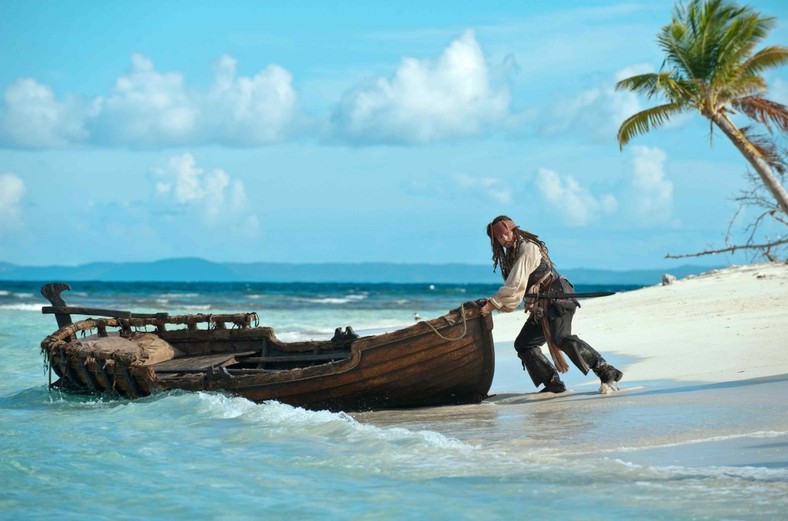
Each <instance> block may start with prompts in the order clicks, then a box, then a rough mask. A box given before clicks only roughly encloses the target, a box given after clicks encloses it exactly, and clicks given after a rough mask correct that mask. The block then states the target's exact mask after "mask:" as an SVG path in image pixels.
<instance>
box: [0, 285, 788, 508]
mask: <svg viewBox="0 0 788 521" xmlns="http://www.w3.org/2000/svg"><path fill="white" fill-rule="evenodd" d="M368 289H369V288H367V290H364V291H368ZM372 289H373V290H374V289H375V288H372ZM481 290H486V288H481ZM481 290H480V291H479V293H480V294H479V295H478V296H476V295H468V293H464V294H463V295H468V297H469V298H467V299H464V298H463V299H460V300H459V301H456V302H455V300H456V298H455V299H452V298H451V297H447V298H446V299H445V300H443V297H441V298H440V299H436V300H435V301H434V302H431V301H429V299H428V298H425V299H424V301H425V302H428V304H425V308H422V309H419V310H417V311H419V312H420V313H421V314H422V315H423V316H426V317H430V316H431V315H430V313H432V314H434V315H438V314H441V313H443V312H445V311H446V310H448V309H450V308H452V307H456V305H458V304H459V302H461V301H462V300H470V299H472V298H478V297H481V296H484V293H481ZM0 291H6V292H7V294H6V295H5V297H4V298H5V302H3V301H2V298H3V297H1V296H0V348H1V349H2V350H3V353H4V355H5V357H6V358H5V360H6V363H5V364H3V368H2V369H1V371H2V373H0V440H1V441H0V475H2V477H3V481H4V484H3V487H2V489H1V490H0V518H2V519H54V518H56V519H75V518H78V517H79V518H84V517H86V516H87V517H89V518H91V519H150V518H162V519H195V518H196V519H233V520H235V519H260V518H262V517H266V518H271V519H285V518H288V519H296V518H297V519H317V518H320V519H398V520H399V519H424V518H425V517H426V516H429V518H430V519H447V520H448V519H521V518H526V517H532V516H537V517H540V518H554V519H583V520H588V519H592V520H593V519H610V518H615V517H619V518H622V517H623V518H626V519H634V518H637V519H714V520H717V519H782V516H783V512H784V511H785V510H786V508H787V507H788V451H786V447H788V434H787V433H788V426H787V425H786V424H787V423H788V419H786V416H785V408H784V405H783V403H782V400H781V399H780V397H781V396H785V395H786V391H788V379H786V378H773V379H765V380H761V381H751V382H744V383H739V384H735V385H734V384H730V385H725V384H723V385H717V386H713V385H705V386H703V385H697V386H696V385H690V384H681V385H678V384H671V383H670V382H660V383H654V382H627V383H626V386H625V389H626V390H624V391H623V392H621V393H620V394H618V395H614V396H610V397H601V396H599V395H597V394H595V393H594V388H593V386H592V385H591V384H590V383H588V382H587V380H588V379H587V378H584V377H582V375H580V377H579V378H577V379H576V380H574V381H572V380H569V381H568V382H569V383H570V387H571V388H572V389H573V392H571V393H567V394H565V395H561V396H557V397H544V396H535V395H531V394H523V393H529V392H531V391H532V389H531V387H530V383H528V382H526V381H525V377H524V376H523V375H522V373H521V372H519V373H515V372H512V371H509V370H508V369H510V368H507V366H508V365H511V364H512V363H513V361H514V360H516V358H513V356H512V355H511V351H510V350H511V346H510V345H508V346H498V350H499V351H500V353H499V356H498V364H499V369H504V370H501V371H499V372H497V373H496V379H495V381H494V383H493V392H496V393H497V396H496V397H494V398H493V399H491V400H490V401H487V402H485V403H482V404H479V405H468V406H459V407H442V408H429V409H418V410H407V411H376V412H367V413H357V414H352V415H351V414H343V413H339V414H337V413H329V412H325V411H322V412H321V411H318V412H313V411H305V410H302V409H298V408H293V407H290V406H287V405H282V404H278V403H276V402H270V403H264V404H254V403H251V402H249V401H247V400H245V399H242V398H236V397H229V396H225V395H222V394H214V393H180V392H176V393H166V394H162V395H158V396H153V397H148V398H145V399H141V400H135V401H127V400H108V399H100V398H96V397H88V396H75V395H66V394H63V395H61V394H60V393H57V392H52V393H50V392H48V391H47V388H46V379H47V375H46V372H45V370H44V367H43V362H42V357H41V356H40V354H39V352H38V344H39V342H40V341H41V339H42V338H43V337H44V336H45V335H46V334H49V333H50V332H51V331H52V330H54V320H53V319H52V317H51V316H43V315H41V314H40V310H39V309H40V305H42V304H43V303H38V304H36V302H37V300H36V298H35V297H34V296H28V297H18V296H16V297H15V296H13V295H16V294H21V293H23V292H22V291H19V288H12V289H7V288H4V287H3V286H2V285H0ZM428 291H429V290H428ZM466 291H467V290H466ZM342 292H344V294H350V293H348V292H347V289H346V288H345V289H342V290H341V291H340V293H342ZM397 292H401V288H397V291H396V292H392V295H393V296H392V297H391V298H386V297H385V295H383V293H385V292H381V295H382V296H381V295H376V297H375V298H378V299H379V300H380V303H379V304H376V305H370V306H367V307H366V308H363V309H359V310H356V311H357V314H355V315H354V314H353V313H352V312H350V311H348V312H347V313H348V314H347V315H346V317H343V318H346V319H347V320H348V321H349V323H350V324H356V323H358V322H357V321H356V320H354V319H356V318H358V317H361V319H362V321H364V320H367V322H365V324H366V326H365V327H370V328H375V327H385V324H383V323H384V322H386V321H389V320H393V321H396V320H398V321H403V322H405V321H410V320H412V317H411V315H412V313H413V311H414V310H413V308H414V306H413V305H412V303H413V302H412V301H407V295H401V294H399V293H397ZM150 293H151V294H152V293H153V292H150ZM402 293H405V294H407V293H408V292H407V291H405V292H402ZM471 293H472V292H471ZM427 294H428V295H429V293H427ZM156 295H157V296H156V297H155V298H153V297H146V296H145V295H142V296H141V298H142V299H146V298H151V299H152V300H156V298H159V297H158V295H159V294H158V293H157V294H156ZM232 297H233V296H232V294H231V293H230V292H229V291H227V292H225V296H224V297H223V298H224V299H225V300H226V301H227V303H228V307H229V303H230V301H231V300H232ZM318 297H319V298H330V299H333V298H335V297H336V296H335V295H332V294H331V293H330V292H323V293H320V294H319V295H318ZM14 298H16V299H19V300H20V301H25V302H27V303H29V304H31V305H30V306H28V307H25V306H24V305H21V304H23V302H16V304H20V305H9V304H8V300H12V299H14ZM171 298H172V297H171ZM189 298H190V299H193V300H196V301H200V300H201V297H200V295H193V296H191V297H189ZM287 298H289V297H287V296H282V295H278V296H277V297H276V299H277V300H278V301H279V302H284V301H285V300H286V299H287ZM299 298H300V296H299ZM402 298H404V299H405V301H406V302H404V303H400V304H397V303H393V304H392V302H394V301H395V300H397V301H399V300H402ZM67 300H68V299H67ZM71 300H74V299H73V298H72V299H71ZM360 300H362V301H363V302H366V303H369V301H370V300H371V299H370V298H369V297H366V298H363V299H360ZM28 301H29V302H28ZM69 302H70V300H69ZM74 303H75V304H76V302H74ZM80 304H82V305H89V304H90V305H99V304H94V303H93V302H90V301H88V300H85V301H83V302H80ZM346 304H347V302H346V303H345V304H332V303H326V302H324V303H323V304H322V305H327V306H334V305H336V306H342V305H346ZM115 305H122V302H117V301H114V300H113V299H112V298H107V300H106V301H105V302H104V303H102V304H101V306H102V307H110V306H115ZM194 305H197V303H195V304H194ZM269 305H270V304H269ZM356 305H358V303H357V302H356ZM429 305H433V306H435V307H440V308H441V310H440V311H438V310H437V309H435V310H432V311H431V310H430V309H428V307H429ZM2 306H5V307H2ZM310 306H311V307H310ZM320 306H321V304H316V303H315V302H311V303H310V305H309V306H306V307H305V308H304V309H301V310H299V311H297V313H298V314H299V315H300V316H301V317H302V321H303V317H309V320H312V321H313V322H311V323H306V324H303V325H301V326H300V328H301V329H300V330H299V329H298V328H296V327H292V328H291V329H289V330H288V326H287V323H286V322H287V320H290V321H291V323H293V324H296V321H295V320H294V319H292V318H287V314H288V313H291V314H292V313H295V312H296V311H292V310H291V311H288V308H287V307H286V306H285V307H284V308H283V309H282V310H280V311H274V310H271V311H270V313H269V314H270V315H273V316H274V317H280V316H281V317H282V321H283V324H281V325H278V326H277V327H279V328H282V329H284V330H285V333H286V334H290V335H293V336H299V335H305V336H309V335H310V334H315V333H314V332H315V331H319V330H322V329H325V330H327V331H333V330H332V329H331V328H326V327H325V326H324V325H323V324H322V323H321V320H325V317H326V316H329V315H331V316H332V317H333V316H335V315H333V314H332V313H331V310H330V309H326V308H321V307H320ZM376 306H377V308H379V309H377V310H376ZM397 306H399V308H397ZM312 307H313V308H315V309H311V308H312ZM423 309H427V311H423ZM229 310H231V311H236V310H246V309H238V308H234V309H233V308H229ZM249 310H250V311H253V310H256V309H255V308H252V309H249ZM277 313H281V315H277ZM376 313H377V315H376ZM397 313H399V315H397ZM376 316H377V317H379V320H378V321H376ZM309 332H312V333H309ZM502 365H503V367H501V366H502ZM575 373H576V372H575ZM509 374H512V375H514V374H516V375H517V379H516V380H515V379H512V378H510V377H508V376H501V375H509Z"/></svg>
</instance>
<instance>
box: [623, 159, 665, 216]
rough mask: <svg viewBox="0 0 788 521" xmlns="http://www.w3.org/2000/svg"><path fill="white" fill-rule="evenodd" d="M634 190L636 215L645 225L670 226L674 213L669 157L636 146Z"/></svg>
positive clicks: (633, 161)
mask: <svg viewBox="0 0 788 521" xmlns="http://www.w3.org/2000/svg"><path fill="white" fill-rule="evenodd" d="M632 153H633V155H634V158H633V160H632V163H633V166H634V177H633V180H632V190H633V192H634V198H633V199H634V201H635V203H636V206H635V211H636V212H637V214H638V215H639V216H640V219H641V221H642V222H645V223H668V222H670V221H671V215H672V213H673V182H671V181H670V180H668V179H667V178H666V177H665V159H667V156H666V155H665V153H664V152H663V151H662V150H660V149H659V148H650V147H645V146H633V147H632Z"/></svg>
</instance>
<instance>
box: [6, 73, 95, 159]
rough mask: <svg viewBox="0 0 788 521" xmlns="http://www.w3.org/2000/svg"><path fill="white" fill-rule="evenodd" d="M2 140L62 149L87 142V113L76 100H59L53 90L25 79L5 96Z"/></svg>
mask: <svg viewBox="0 0 788 521" xmlns="http://www.w3.org/2000/svg"><path fill="white" fill-rule="evenodd" d="M3 101H4V105H5V110H4V112H5V114H4V116H3V118H2V120H0V125H1V130H0V135H1V136H2V140H3V141H5V142H8V143H9V144H12V145H14V146H21V147H34V148H37V147H62V146H65V145H68V144H70V143H72V142H75V141H79V140H81V139H83V138H84V137H85V136H86V135H87V134H86V132H85V130H84V128H83V122H84V117H85V112H84V111H83V110H82V109H81V108H80V107H79V105H78V103H77V102H76V101H75V100H70V101H68V102H62V101H57V100H56V99H55V94H54V92H52V89H51V88H49V87H48V86H47V85H43V84H41V83H38V82H37V81H36V80H34V79H31V78H21V79H18V80H16V81H15V82H14V83H12V84H11V85H9V86H8V87H7V88H6V90H5V93H4V96H3Z"/></svg>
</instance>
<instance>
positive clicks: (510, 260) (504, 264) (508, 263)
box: [487, 215, 553, 280]
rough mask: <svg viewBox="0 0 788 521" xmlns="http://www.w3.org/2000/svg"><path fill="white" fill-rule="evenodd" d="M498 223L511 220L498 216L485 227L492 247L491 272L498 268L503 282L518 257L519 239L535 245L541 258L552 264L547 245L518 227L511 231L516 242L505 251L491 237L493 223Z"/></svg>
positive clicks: (520, 242)
mask: <svg viewBox="0 0 788 521" xmlns="http://www.w3.org/2000/svg"><path fill="white" fill-rule="evenodd" d="M500 221H511V219H510V218H509V217H507V216H505V215H499V216H498V217H496V218H495V219H493V220H492V222H491V223H490V224H488V225H487V236H488V237H489V238H490V245H491V246H492V261H493V272H495V271H496V269H497V268H498V267H499V266H500V268H501V276H502V277H503V280H506V278H507V277H509V272H510V271H511V270H512V266H514V263H515V261H516V260H517V258H518V257H519V256H520V245H521V244H523V243H522V241H521V240H520V239H522V240H524V241H526V242H532V243H534V244H536V246H537V247H538V248H539V252H540V253H541V254H542V257H543V258H544V259H545V260H546V261H547V262H548V263H549V264H550V265H552V264H553V263H552V261H551V260H550V256H549V255H548V254H547V245H546V244H545V243H544V241H541V240H539V236H538V235H535V234H533V233H531V232H527V231H525V230H522V229H520V227H519V226H516V225H515V228H514V230H513V232H514V234H515V236H516V237H517V240H515V241H514V246H512V247H511V248H509V249H508V250H507V249H506V248H504V247H503V246H501V245H500V244H498V241H497V240H495V237H493V234H492V228H493V225H494V224H495V223H497V222H500ZM512 222H514V221H512Z"/></svg>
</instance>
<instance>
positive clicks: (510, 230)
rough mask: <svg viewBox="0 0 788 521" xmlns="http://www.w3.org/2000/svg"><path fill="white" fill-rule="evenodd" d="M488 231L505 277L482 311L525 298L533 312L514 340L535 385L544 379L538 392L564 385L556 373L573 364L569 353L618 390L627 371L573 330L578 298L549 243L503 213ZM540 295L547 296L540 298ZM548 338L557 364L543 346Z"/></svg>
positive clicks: (603, 388) (605, 388)
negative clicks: (552, 255)
mask: <svg viewBox="0 0 788 521" xmlns="http://www.w3.org/2000/svg"><path fill="white" fill-rule="evenodd" d="M487 236H488V237H489V238H490V244H491V246H492V253H493V255H492V260H493V271H495V270H496V268H499V267H500V268H501V276H502V277H503V280H504V281H505V282H504V284H503V286H501V287H500V289H499V290H498V292H497V293H496V294H495V295H493V296H492V297H491V298H490V299H488V300H487V302H486V303H485V304H484V306H482V310H481V311H482V314H483V315H487V314H489V313H490V312H491V311H492V310H493V309H496V310H498V311H502V312H505V313H509V312H511V311H514V310H515V309H516V308H517V307H518V306H519V305H520V302H522V300H523V298H525V310H526V311H527V312H529V313H530V314H529V316H528V319H527V320H526V321H525V324H524V325H523V328H522V330H521V331H520V334H519V335H517V338H516V339H515V341H514V348H515V349H516V350H517V356H518V357H519V358H520V360H521V361H522V363H523V369H525V370H526V371H528V374H529V375H530V377H531V380H533V382H534V385H535V386H536V387H539V386H540V385H544V388H543V389H542V390H541V391H540V392H551V393H562V392H564V391H566V386H565V385H564V382H562V381H561V377H560V376H559V374H558V373H559V372H561V373H565V372H567V371H568V370H569V365H568V364H567V363H566V360H565V359H564V356H563V354H566V355H567V356H568V357H569V359H570V360H571V361H572V363H573V364H574V365H575V366H576V367H577V368H578V369H580V370H581V371H582V372H583V374H588V371H589V370H590V371H593V372H594V374H595V375H597V376H598V377H599V380H600V381H601V385H600V388H599V392H600V393H602V394H607V393H609V392H611V391H614V390H618V382H619V380H621V377H622V376H624V373H622V372H621V371H619V370H618V369H616V368H615V367H613V366H612V365H610V364H608V363H607V362H606V361H605V359H604V358H602V355H600V354H599V353H598V352H597V351H596V350H594V348H593V347H591V346H590V345H588V344H587V343H586V342H584V341H583V340H581V339H580V338H579V337H578V336H577V335H573V334H572V317H573V316H574V314H575V310H576V309H577V308H578V307H580V304H579V303H578V302H577V299H575V298H573V297H572V294H573V293H574V287H573V286H572V284H571V283H570V282H569V281H568V280H567V279H566V278H564V277H562V276H561V275H560V274H559V273H558V272H557V271H556V269H555V267H554V266H553V263H552V261H551V260H550V257H549V256H548V255H547V246H546V245H545V243H544V242H542V241H541V240H539V237H538V236H536V235H534V234H532V233H529V232H527V231H525V230H522V229H520V228H519V227H518V226H517V225H516V224H515V223H514V221H512V220H511V219H510V218H508V217H507V216H505V215H501V216H498V217H496V218H495V219H493V221H492V222H491V223H490V224H488V225H487ZM539 295H546V296H548V297H549V298H539V297H538V296H539ZM545 343H547V346H548V349H549V351H550V355H551V357H552V358H553V362H554V364H555V365H553V364H552V363H550V361H549V360H548V359H547V357H545V355H544V353H543V352H542V349H541V347H542V345H544V344H545Z"/></svg>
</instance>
